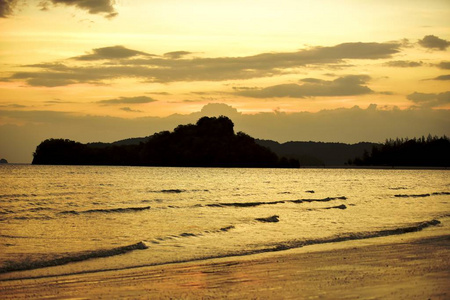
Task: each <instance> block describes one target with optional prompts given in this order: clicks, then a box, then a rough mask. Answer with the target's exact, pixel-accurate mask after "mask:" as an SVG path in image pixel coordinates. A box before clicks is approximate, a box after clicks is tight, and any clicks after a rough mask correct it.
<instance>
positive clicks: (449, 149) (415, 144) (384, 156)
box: [349, 135, 450, 167]
mask: <svg viewBox="0 0 450 300" xmlns="http://www.w3.org/2000/svg"><path fill="white" fill-rule="evenodd" d="M449 153H450V139H449V138H448V137H446V136H445V135H444V136H443V137H437V136H434V137H433V136H431V135H428V137H427V138H425V137H424V136H422V137H421V138H413V139H399V138H397V139H395V140H393V139H389V140H386V142H385V143H384V144H383V145H381V146H379V147H377V146H374V147H373V148H372V151H371V153H369V152H365V153H364V155H363V157H362V158H355V159H354V160H350V161H349V164H352V165H359V166H417V167H449V166H450V156H449Z"/></svg>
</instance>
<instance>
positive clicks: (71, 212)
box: [59, 206, 151, 215]
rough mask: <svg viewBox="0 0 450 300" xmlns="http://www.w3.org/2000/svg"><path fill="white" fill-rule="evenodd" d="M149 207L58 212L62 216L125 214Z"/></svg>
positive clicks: (148, 207)
mask: <svg viewBox="0 0 450 300" xmlns="http://www.w3.org/2000/svg"><path fill="white" fill-rule="evenodd" d="M150 208H151V207H150V206H144V207H125V208H109V209H102V208H100V209H89V210H82V211H76V210H65V211H62V212H60V213H59V214H62V215H80V214H92V213H127V212H135V211H142V210H148V209H150Z"/></svg>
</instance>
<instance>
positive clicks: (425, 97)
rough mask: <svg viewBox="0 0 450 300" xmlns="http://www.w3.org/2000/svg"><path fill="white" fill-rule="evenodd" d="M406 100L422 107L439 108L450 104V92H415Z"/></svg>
mask: <svg viewBox="0 0 450 300" xmlns="http://www.w3.org/2000/svg"><path fill="white" fill-rule="evenodd" d="M406 98H408V100H411V101H412V102H414V103H416V104H418V105H419V106H422V107H439V106H442V105H446V104H450V91H448V92H444V93H439V94H435V93H418V92H414V93H412V94H410V95H408V96H407V97H406Z"/></svg>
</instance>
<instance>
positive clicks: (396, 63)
mask: <svg viewBox="0 0 450 300" xmlns="http://www.w3.org/2000/svg"><path fill="white" fill-rule="evenodd" d="M384 65H386V66H388V67H396V68H414V67H420V66H422V65H423V63H422V62H421V61H408V60H393V61H389V62H387V63H385V64H384Z"/></svg>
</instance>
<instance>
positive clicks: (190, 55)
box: [0, 0, 450, 163]
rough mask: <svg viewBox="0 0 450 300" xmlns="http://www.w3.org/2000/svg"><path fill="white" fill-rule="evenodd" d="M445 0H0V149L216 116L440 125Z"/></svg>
mask: <svg viewBox="0 0 450 300" xmlns="http://www.w3.org/2000/svg"><path fill="white" fill-rule="evenodd" d="M448 16H450V2H449V1H448V0H429V1H419V0H396V1H391V0H376V1H373V0H365V1H357V0H341V1H332V0H315V1H312V0H311V1H309V0H279V1H268V0H239V1H237V0H226V1H225V0H190V1H185V0H116V1H114V0H26V1H25V0H0V158H5V159H7V160H8V161H10V162H17V163H29V162H31V160H32V153H33V151H34V150H35V149H36V146H37V145H38V144H39V143H40V142H41V141H43V140H45V139H47V138H67V139H72V140H76V141H80V142H83V143H87V142H97V141H101V142H112V141H116V140H120V139H124V138H129V137H142V136H149V135H151V134H153V133H155V132H158V131H162V130H172V129H173V128H174V127H176V126H177V125H178V124H187V123H193V122H196V120H197V119H198V118H199V117H201V116H203V115H209V116H214V115H227V116H229V117H230V118H231V119H232V120H233V122H234V123H235V130H236V131H244V132H246V133H248V134H250V135H252V136H253V137H255V138H263V139H272V140H276V141H279V142H286V141H291V140H296V141H324V142H344V143H357V142H361V141H369V142H383V141H384V140H385V139H387V138H396V137H402V138H405V137H419V136H422V135H425V136H426V135H428V134H431V135H438V136H441V135H444V134H445V135H450V113H449V112H450V110H449V109H450V84H449V80H450V52H449V51H450V18H449V17H448Z"/></svg>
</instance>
